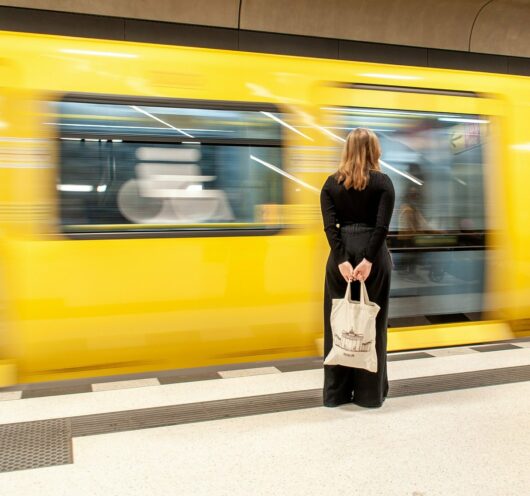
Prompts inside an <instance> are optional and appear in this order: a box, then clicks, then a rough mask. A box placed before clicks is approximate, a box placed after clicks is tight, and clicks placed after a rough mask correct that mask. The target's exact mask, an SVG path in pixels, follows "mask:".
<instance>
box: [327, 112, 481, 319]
mask: <svg viewBox="0 0 530 496" xmlns="http://www.w3.org/2000/svg"><path fill="white" fill-rule="evenodd" d="M325 110H326V111H327V113H328V115H331V117H332V126H330V127H328V130H329V131H330V132H332V133H333V134H335V135H336V136H337V137H338V138H341V139H344V138H345V136H346V134H347V133H348V132H349V130H351V129H352V128H355V127H367V128H370V129H372V130H374V131H375V133H376V134H377V135H378V137H379V139H380V142H381V147H382V152H383V155H382V161H381V164H382V169H383V172H385V173H387V174H388V175H389V176H390V177H391V179H392V182H393V183H394V187H395V190H396V204H395V211H394V215H393V217H392V223H391V226H390V231H391V232H390V234H389V237H388V245H389V247H390V248H391V250H392V257H393V261H394V268H395V270H394V274H393V282H392V290H391V311H390V317H391V323H393V325H398V326H403V325H418V323H423V324H429V323H441V322H452V321H465V320H475V319H476V318H477V315H480V312H482V311H483V310H484V307H483V301H482V300H483V289H484V267H485V263H484V262H485V257H486V256H487V252H486V250H485V233H486V228H487V224H486V217H485V206H484V184H483V183H484V169H485V168H484V153H485V152H484V148H485V144H486V143H487V141H488V139H489V131H488V130H489V126H488V118H487V117H482V116H478V115H469V114H453V113H440V112H420V111H406V110H383V109H371V108H352V107H327V108H326V109H325ZM337 141H339V140H337ZM337 151H338V150H337Z"/></svg>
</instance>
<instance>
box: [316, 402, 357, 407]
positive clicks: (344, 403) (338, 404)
mask: <svg viewBox="0 0 530 496" xmlns="http://www.w3.org/2000/svg"><path fill="white" fill-rule="evenodd" d="M348 403H351V401H341V402H340V403H334V402H332V401H324V403H323V404H324V406H325V407H327V408H335V407H337V406H341V405H347V404H348Z"/></svg>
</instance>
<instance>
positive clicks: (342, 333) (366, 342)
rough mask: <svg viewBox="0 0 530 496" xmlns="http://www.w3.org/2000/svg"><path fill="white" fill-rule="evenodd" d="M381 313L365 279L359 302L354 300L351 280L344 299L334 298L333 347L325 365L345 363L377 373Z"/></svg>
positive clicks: (362, 283) (348, 365) (332, 320)
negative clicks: (376, 347) (367, 287)
mask: <svg viewBox="0 0 530 496" xmlns="http://www.w3.org/2000/svg"><path fill="white" fill-rule="evenodd" d="M378 312H379V305H377V304H376V303H373V302H371V301H370V299H369V298H368V292H367V291H366V284H365V283H364V282H363V281H361V298H360V301H352V299H351V283H348V287H347V288H346V294H345V295H344V298H339V299H333V306H332V308H331V332H332V334H333V348H331V351H330V352H329V354H328V356H327V357H326V359H325V360H324V365H344V366H345V367H355V368H358V369H366V370H369V371H370V372H377V354H376V352H375V317H376V316H377V313H378Z"/></svg>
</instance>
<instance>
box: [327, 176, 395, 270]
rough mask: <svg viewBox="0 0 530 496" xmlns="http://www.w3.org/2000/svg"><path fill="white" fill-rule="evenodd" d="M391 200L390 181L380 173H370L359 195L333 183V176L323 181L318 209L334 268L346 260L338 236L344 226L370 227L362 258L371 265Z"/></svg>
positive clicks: (386, 224) (385, 230)
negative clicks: (320, 213)
mask: <svg viewBox="0 0 530 496" xmlns="http://www.w3.org/2000/svg"><path fill="white" fill-rule="evenodd" d="M394 200H395V193H394V186H393V184H392V181H391V180H390V178H389V177H388V176H387V175H386V174H384V173H382V172H378V171H370V180H369V181H368V186H367V187H366V188H365V189H363V190H362V191H357V190H355V189H353V188H350V189H346V188H345V187H344V185H343V184H339V183H338V182H337V180H336V179H335V176H334V175H332V176H329V177H328V178H327V180H326V182H325V183H324V186H323V187H322V191H321V193H320V207H321V209H322V218H323V220H324V231H325V232H326V236H327V238H328V242H329V246H330V247H331V253H332V255H333V259H334V260H335V262H336V263H337V265H338V264H341V263H343V262H346V261H347V260H348V254H347V253H346V249H345V247H344V243H343V241H342V238H341V234H340V226H344V225H347V224H368V225H369V226H373V227H374V231H373V232H372V234H371V236H370V240H369V242H368V245H367V246H366V247H365V249H364V258H366V260H368V261H369V262H373V260H374V258H375V255H376V254H377V252H378V251H379V249H380V248H381V246H382V245H383V243H384V241H385V238H386V235H387V233H388V227H389V224H390V218H391V217H392V211H393V210H394Z"/></svg>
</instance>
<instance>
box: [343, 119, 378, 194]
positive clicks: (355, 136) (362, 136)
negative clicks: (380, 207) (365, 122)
mask: <svg viewBox="0 0 530 496" xmlns="http://www.w3.org/2000/svg"><path fill="white" fill-rule="evenodd" d="M380 157H381V146H380V145H379V140H378V139H377V136H376V135H375V133H374V132H373V131H370V129H365V128H362V127H358V128H357V129H354V130H352V131H350V134H348V137H347V138H346V143H344V148H343V150H342V157H341V160H340V165H339V169H338V171H337V172H336V174H335V177H336V178H337V181H338V182H339V183H343V184H344V187H345V188H346V189H350V188H351V187H353V189H356V190H363V189H364V188H366V186H367V185H368V180H369V179H370V172H369V171H370V170H376V171H380V170H381V166H380V165H379V158H380Z"/></svg>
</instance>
